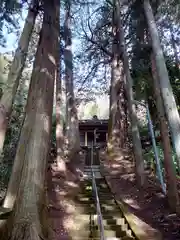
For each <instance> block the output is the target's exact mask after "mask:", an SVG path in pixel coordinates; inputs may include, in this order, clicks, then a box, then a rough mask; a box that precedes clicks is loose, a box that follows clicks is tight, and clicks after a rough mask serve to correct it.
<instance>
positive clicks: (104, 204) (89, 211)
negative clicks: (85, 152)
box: [73, 166, 135, 240]
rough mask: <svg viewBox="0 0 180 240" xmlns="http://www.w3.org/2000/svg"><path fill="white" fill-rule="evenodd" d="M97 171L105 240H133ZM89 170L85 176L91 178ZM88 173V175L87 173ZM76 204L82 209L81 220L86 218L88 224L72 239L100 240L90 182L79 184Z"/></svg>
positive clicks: (121, 214)
mask: <svg viewBox="0 0 180 240" xmlns="http://www.w3.org/2000/svg"><path fill="white" fill-rule="evenodd" d="M94 169H96V170H97V178H96V184H97V188H98V195H99V201H100V207H101V213H102V218H103V225H104V235H105V239H106V240H120V239H121V240H133V239H135V238H134V237H133V234H132V231H131V230H130V228H129V226H128V224H127V222H126V220H125V218H124V217H123V213H122V212H121V210H120V208H119V207H118V205H117V204H116V202H115V201H114V198H113V195H112V194H111V192H110V190H109V188H108V186H107V184H106V182H105V180H104V178H102V176H101V177H99V176H100V175H99V174H100V173H99V172H98V169H99V168H98V167H97V166H95V167H94ZM90 170H91V169H89V168H87V170H86V171H87V172H86V173H87V175H88V174H89V178H91V175H90V173H91V172H90ZM89 172H90V173H89ZM75 198H76V199H75V200H76V203H77V204H78V205H81V206H82V207H83V213H82V218H86V223H87V221H88V224H86V226H85V227H84V230H82V229H81V230H80V231H79V236H77V237H75V236H74V238H73V239H77V240H78V239H83V240H86V239H89V240H90V239H91V240H100V239H101V234H100V231H99V228H98V216H97V212H96V204H95V196H94V194H93V192H92V182H91V180H85V181H83V182H82V183H81V191H80V193H79V194H78V195H77V196H76V197H75Z"/></svg>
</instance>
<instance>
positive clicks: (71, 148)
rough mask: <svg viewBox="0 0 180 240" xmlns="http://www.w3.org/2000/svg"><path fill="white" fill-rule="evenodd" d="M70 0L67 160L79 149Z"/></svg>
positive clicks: (66, 52)
mask: <svg viewBox="0 0 180 240" xmlns="http://www.w3.org/2000/svg"><path fill="white" fill-rule="evenodd" d="M70 14H71V1H67V2H66V13H65V22H64V37H65V49H64V62H65V82H66V139H67V148H68V155H69V157H68V158H69V160H70V158H71V157H74V156H75V155H76V154H77V153H78V151H79V149H80V137H79V124H78V117H77V109H76V105H75V99H74V84H73V54H72V36H71V29H70V19H71V15H70Z"/></svg>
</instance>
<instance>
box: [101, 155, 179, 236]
mask: <svg viewBox="0 0 180 240" xmlns="http://www.w3.org/2000/svg"><path fill="white" fill-rule="evenodd" d="M103 160H104V175H106V179H107V180H108V182H109V183H110V185H111V188H112V191H113V192H114V194H115V196H116V198H117V199H119V200H123V202H124V203H125V205H126V206H127V207H128V208H129V209H130V211H131V212H132V213H134V214H135V215H136V216H137V217H139V218H140V219H141V220H143V221H144V222H145V223H147V224H148V225H150V226H151V227H152V228H154V229H157V230H159V231H160V232H161V233H162V236H163V239H165V240H171V239H172V240H176V239H180V217H178V216H177V215H176V214H175V213H173V212H172V211H171V210H170V208H169V206H168V202H167V198H165V197H164V195H163V194H162V191H161V189H160V187H159V184H158V182H157V180H156V179H155V178H154V177H153V175H152V176H149V177H148V178H147V182H146V185H145V187H144V188H143V189H138V187H137V185H136V181H135V175H134V173H133V171H134V168H133V166H132V164H131V163H130V161H129V160H122V159H118V157H116V158H114V159H113V158H111V159H108V158H107V157H105V156H104V159H103ZM125 169H126V171H125ZM179 187H180V186H179Z"/></svg>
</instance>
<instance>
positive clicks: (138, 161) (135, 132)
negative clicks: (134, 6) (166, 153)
mask: <svg viewBox="0 0 180 240" xmlns="http://www.w3.org/2000/svg"><path fill="white" fill-rule="evenodd" d="M114 1H115V3H116V11H117V14H118V16H119V40H120V43H119V44H120V46H121V53H122V59H123V66H124V72H125V76H126V93H127V94H126V95H127V99H128V109H129V116H130V122H131V129H132V142H133V149H134V156H135V171H136V179H137V183H138V185H139V186H143V185H144V183H145V173H144V159H143V153H142V146H141V140H140V135H139V129H138V122H137V116H136V108H135V104H134V102H133V101H134V98H133V90H132V78H131V74H130V70H129V62H128V54H127V50H126V46H125V39H124V31H123V26H122V22H121V11H120V0H114Z"/></svg>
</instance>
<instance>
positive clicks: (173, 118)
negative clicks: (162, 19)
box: [144, 0, 180, 169]
mask: <svg viewBox="0 0 180 240" xmlns="http://www.w3.org/2000/svg"><path fill="white" fill-rule="evenodd" d="M144 12H145V16H146V19H147V23H148V27H149V32H150V36H151V41H152V48H153V54H154V59H155V63H156V70H157V75H158V79H159V83H160V89H161V94H162V98H163V101H164V107H165V111H166V115H167V118H168V122H169V126H170V130H171V134H172V138H173V142H174V147H175V151H176V154H177V160H178V166H179V169H180V117H179V113H178V110H177V105H176V101H175V98H174V94H173V91H172V87H171V84H170V81H169V76H168V71H167V68H166V64H165V60H164V55H163V51H162V48H161V44H160V40H159V35H158V30H157V26H156V23H155V19H154V15H153V12H152V8H151V5H150V3H149V0H144Z"/></svg>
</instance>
